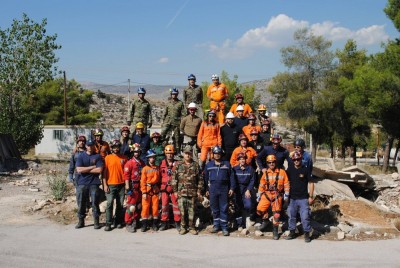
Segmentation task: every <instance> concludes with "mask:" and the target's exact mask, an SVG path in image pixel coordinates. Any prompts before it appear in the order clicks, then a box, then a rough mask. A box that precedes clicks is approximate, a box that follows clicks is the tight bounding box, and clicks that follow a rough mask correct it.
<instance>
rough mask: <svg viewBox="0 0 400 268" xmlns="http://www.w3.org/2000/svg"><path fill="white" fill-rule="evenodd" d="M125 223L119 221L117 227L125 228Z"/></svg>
mask: <svg viewBox="0 0 400 268" xmlns="http://www.w3.org/2000/svg"><path fill="white" fill-rule="evenodd" d="M124 225H125V224H123V223H118V224H117V228H118V229H122V228H124Z"/></svg>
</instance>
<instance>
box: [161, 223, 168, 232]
mask: <svg viewBox="0 0 400 268" xmlns="http://www.w3.org/2000/svg"><path fill="white" fill-rule="evenodd" d="M165 230H167V223H166V222H165V221H161V226H160V231H165Z"/></svg>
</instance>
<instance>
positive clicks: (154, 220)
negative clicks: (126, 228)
mask: <svg viewBox="0 0 400 268" xmlns="http://www.w3.org/2000/svg"><path fill="white" fill-rule="evenodd" d="M151 229H153V231H158V220H157V219H153V226H152V227H151Z"/></svg>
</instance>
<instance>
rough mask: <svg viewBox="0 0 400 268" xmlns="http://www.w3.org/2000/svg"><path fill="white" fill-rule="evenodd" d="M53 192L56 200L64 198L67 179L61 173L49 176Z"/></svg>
mask: <svg viewBox="0 0 400 268" xmlns="http://www.w3.org/2000/svg"><path fill="white" fill-rule="evenodd" d="M47 182H48V183H49V188H50V191H51V194H52V195H53V197H54V199H55V200H62V199H63V198H64V196H65V194H66V192H67V181H66V180H65V178H64V177H63V176H61V175H60V174H58V175H49V176H47Z"/></svg>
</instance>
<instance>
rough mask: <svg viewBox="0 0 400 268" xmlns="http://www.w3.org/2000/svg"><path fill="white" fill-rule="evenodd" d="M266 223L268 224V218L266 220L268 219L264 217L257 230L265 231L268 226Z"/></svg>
mask: <svg viewBox="0 0 400 268" xmlns="http://www.w3.org/2000/svg"><path fill="white" fill-rule="evenodd" d="M268 224H269V220H268V219H264V220H263V221H262V224H261V225H260V227H259V230H260V231H261V232H265V231H266V230H267V228H268Z"/></svg>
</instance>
